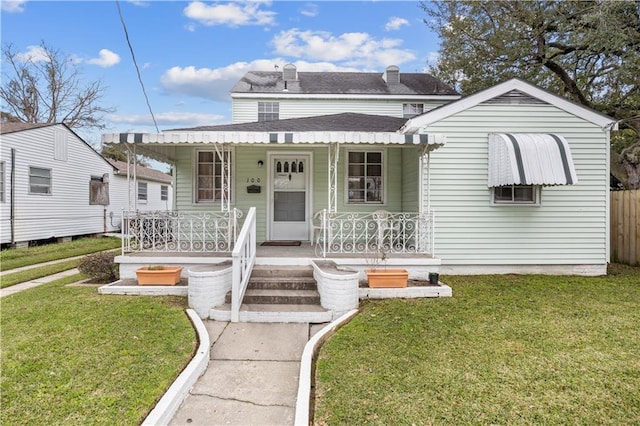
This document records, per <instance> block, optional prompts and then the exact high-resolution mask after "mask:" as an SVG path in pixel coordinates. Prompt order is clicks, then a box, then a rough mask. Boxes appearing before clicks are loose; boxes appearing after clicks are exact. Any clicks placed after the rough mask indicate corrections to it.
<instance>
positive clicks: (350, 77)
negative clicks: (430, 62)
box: [231, 71, 459, 97]
mask: <svg viewBox="0 0 640 426" xmlns="http://www.w3.org/2000/svg"><path fill="white" fill-rule="evenodd" d="M297 76H298V79H297V80H295V81H288V82H287V85H286V89H285V82H284V80H283V78H282V72H278V71H249V72H248V73H246V74H245V75H244V76H243V77H242V78H241V79H240V81H238V83H236V85H235V86H233V88H232V89H231V96H232V97H233V96H234V94H251V93H254V94H286V95H287V96H288V95H291V94H296V95H300V94H305V95H311V94H316V95H318V94H323V95H336V94H340V95H375V96H381V95H387V96H388V95H404V96H415V95H422V96H426V95H436V96H446V95H452V96H456V97H458V96H459V94H458V92H456V91H455V90H454V89H453V88H452V87H451V86H449V85H447V84H445V83H444V82H442V81H440V80H439V79H437V78H435V77H433V76H432V75H429V74H425V73H400V83H399V84H387V83H386V82H385V81H384V79H383V74H381V73H365V72H298V73H297Z"/></svg>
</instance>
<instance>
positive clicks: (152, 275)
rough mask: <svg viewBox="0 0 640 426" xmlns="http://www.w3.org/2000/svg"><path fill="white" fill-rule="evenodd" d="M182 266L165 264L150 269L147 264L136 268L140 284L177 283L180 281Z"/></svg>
mask: <svg viewBox="0 0 640 426" xmlns="http://www.w3.org/2000/svg"><path fill="white" fill-rule="evenodd" d="M181 272H182V266H163V267H162V269H149V267H147V266H143V267H142V268H138V269H137V270H136V277H137V278H138V285H176V284H178V283H179V282H180V274H181Z"/></svg>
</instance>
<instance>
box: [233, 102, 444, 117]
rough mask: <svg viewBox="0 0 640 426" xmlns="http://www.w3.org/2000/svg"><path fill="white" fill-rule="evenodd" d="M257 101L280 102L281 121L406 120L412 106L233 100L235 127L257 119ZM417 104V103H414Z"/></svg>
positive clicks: (430, 105) (432, 104) (426, 108)
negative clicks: (338, 117) (351, 116)
mask: <svg viewBox="0 0 640 426" xmlns="http://www.w3.org/2000/svg"><path fill="white" fill-rule="evenodd" d="M258 101H260V102H278V104H279V108H278V109H279V118H280V119H287V118H300V117H313V116H318V115H330V114H340V113H345V112H352V113H359V114H372V115H388V116H391V117H399V118H402V117H403V104H406V103H410V101H404V100H402V99H397V100H389V99H382V100H372V99H367V100H356V99H278V100H275V99H273V98H268V97H265V98H264V99H259V100H258V99H256V98H253V99H234V100H233V104H232V121H233V123H249V122H253V121H256V117H258ZM413 102H414V103H415V102H416V101H413ZM448 102H449V101H444V100H443V101H439V100H425V101H419V103H420V104H422V105H424V111H425V112H426V111H429V110H431V109H433V108H436V107H438V106H441V105H443V104H445V103H448Z"/></svg>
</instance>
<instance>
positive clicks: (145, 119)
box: [105, 112, 225, 132]
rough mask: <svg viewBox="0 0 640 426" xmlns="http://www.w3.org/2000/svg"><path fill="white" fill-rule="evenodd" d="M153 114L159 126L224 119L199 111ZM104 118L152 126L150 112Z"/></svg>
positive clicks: (123, 122)
mask: <svg viewBox="0 0 640 426" xmlns="http://www.w3.org/2000/svg"><path fill="white" fill-rule="evenodd" d="M154 116H155V118H156V122H157V123H158V126H159V127H175V126H206V125H215V124H221V123H222V121H223V120H224V119H225V117H224V116H223V115H219V114H204V113H199V112H161V113H159V114H154ZM105 118H106V119H107V120H108V121H110V122H111V123H117V124H127V125H130V126H153V119H152V118H151V114H139V115H135V114H134V115H131V114H128V115H119V114H109V115H107V116H106V117H105ZM154 132H155V131H154Z"/></svg>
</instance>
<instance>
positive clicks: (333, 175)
mask: <svg viewBox="0 0 640 426" xmlns="http://www.w3.org/2000/svg"><path fill="white" fill-rule="evenodd" d="M328 158H329V160H328V167H329V173H328V176H329V182H328V189H329V191H328V193H329V202H328V203H327V207H328V210H329V213H335V212H336V211H337V210H338V160H339V159H340V145H338V144H337V143H331V144H329V155H328Z"/></svg>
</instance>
